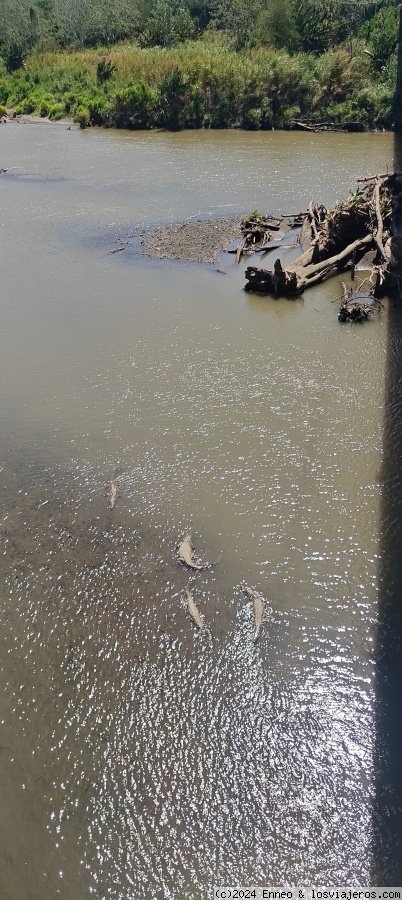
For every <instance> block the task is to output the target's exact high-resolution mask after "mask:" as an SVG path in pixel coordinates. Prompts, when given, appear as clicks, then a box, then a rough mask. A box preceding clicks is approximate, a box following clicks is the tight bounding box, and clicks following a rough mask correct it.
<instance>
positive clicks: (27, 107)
mask: <svg viewBox="0 0 402 900" xmlns="http://www.w3.org/2000/svg"><path fill="white" fill-rule="evenodd" d="M34 109H35V101H34V100H33V99H32V97H27V98H26V99H25V100H21V103H19V104H18V106H16V108H15V112H16V114H17V116H21V115H24V116H29V115H30V114H31V113H33V112H34Z"/></svg>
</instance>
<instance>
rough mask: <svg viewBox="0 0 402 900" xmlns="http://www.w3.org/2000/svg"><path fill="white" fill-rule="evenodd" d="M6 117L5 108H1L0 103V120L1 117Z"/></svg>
mask: <svg viewBox="0 0 402 900" xmlns="http://www.w3.org/2000/svg"><path fill="white" fill-rule="evenodd" d="M6 115H7V110H6V107H5V106H2V105H1V103H0V119H2V118H3V116H6Z"/></svg>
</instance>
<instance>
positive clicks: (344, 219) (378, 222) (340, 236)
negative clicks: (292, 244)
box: [245, 175, 402, 296]
mask: <svg viewBox="0 0 402 900" xmlns="http://www.w3.org/2000/svg"><path fill="white" fill-rule="evenodd" d="M395 201H396V202H397V203H399V204H402V185H401V183H400V182H398V176H397V175H379V176H377V177H376V178H371V177H370V178H369V179H367V180H366V181H365V187H364V188H359V189H358V190H357V192H356V193H355V194H352V195H351V196H350V197H349V198H348V199H347V200H346V201H345V202H343V203H341V204H337V206H335V207H334V209H333V210H328V211H327V210H326V209H325V207H323V206H316V204H315V203H314V202H313V201H312V200H311V201H310V203H309V206H308V210H307V212H306V215H305V218H304V221H303V225H302V232H301V236H300V242H301V245H302V248H303V251H304V252H303V253H302V254H301V255H300V256H298V258H297V259H296V260H294V261H293V262H291V263H290V264H289V265H288V266H287V267H286V268H283V267H282V262H281V260H280V259H277V260H276V261H275V263H274V267H273V269H272V270H268V269H259V268H256V267H254V266H249V267H248V268H247V269H246V271H245V277H246V279H247V284H246V285H245V290H246V291H260V292H263V293H273V294H275V295H276V296H280V295H282V294H284V295H295V294H301V293H303V291H304V290H305V289H306V288H307V287H310V286H311V285H313V284H317V282H320V281H322V280H323V279H324V278H326V277H327V276H328V275H329V274H330V273H331V272H335V271H338V272H339V271H342V270H343V269H345V268H346V267H348V266H350V267H351V268H352V274H353V275H354V269H355V265H356V263H358V262H359V261H360V260H361V258H362V257H363V256H364V255H365V254H366V253H367V251H368V250H373V251H375V258H374V261H373V265H372V279H371V280H372V283H373V285H374V287H373V292H374V294H375V295H379V294H381V293H384V292H385V291H386V290H387V289H388V288H389V287H390V286H391V285H392V284H393V283H395V279H396V278H397V276H395V274H393V273H392V272H391V268H392V263H393V255H392V238H393V234H392V205H393V203H395ZM373 256H374V254H373Z"/></svg>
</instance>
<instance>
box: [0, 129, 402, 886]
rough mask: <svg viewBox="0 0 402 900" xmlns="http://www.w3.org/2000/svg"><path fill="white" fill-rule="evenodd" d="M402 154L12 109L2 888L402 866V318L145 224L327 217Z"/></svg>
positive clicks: (392, 872) (318, 138)
mask: <svg viewBox="0 0 402 900" xmlns="http://www.w3.org/2000/svg"><path fill="white" fill-rule="evenodd" d="M394 154H395V147H394V138H393V136H392V135H389V134H373V135H339V134H327V135H312V136H311V135H308V134H295V133H279V132H278V133H277V132H269V133H259V134H258V133H254V134H253V133H242V132H236V131H233V132H198V133H197V132H191V133H190V132H188V133H181V134H177V135H173V134H167V133H158V134H157V133H146V134H143V133H128V132H120V133H119V132H115V131H96V130H88V131H84V132H82V131H80V130H77V129H75V128H72V129H71V130H67V128H66V126H65V125H60V124H58V125H45V124H43V125H18V124H10V123H9V124H7V125H4V126H0V165H1V166H2V167H3V168H6V169H7V170H8V171H7V172H6V174H5V175H2V176H1V177H0V210H1V220H0V221H1V258H0V272H1V282H0V285H1V287H0V291H1V323H2V324H1V331H0V344H1V353H0V370H1V378H0V395H1V436H0V468H1V470H0V491H1V519H0V546H1V555H0V560H1V564H0V570H1V595H0V629H1V638H2V640H1V657H0V663H1V688H0V805H1V816H0V896H1V897H2V898H4V900H53V898H56V897H61V898H66V900H71V898H74V900H81V898H82V900H84V898H86V897H88V898H90V897H94V898H101V900H109V898H111V900H153V898H157V900H184V898H186V900H207V898H209V897H210V896H211V895H212V894H211V891H212V885H213V884H214V882H215V883H216V884H244V885H250V884H260V885H262V884H265V885H302V884H305V885H308V884H321V885H327V886H328V885H341V884H349V885H355V886H359V885H365V884H383V885H384V884H400V883H401V881H400V880H399V881H397V880H396V879H397V878H398V877H400V875H401V870H400V859H402V853H401V852H400V851H401V843H399V844H398V841H399V842H400V841H401V806H400V785H399V787H398V783H397V780H398V774H397V768H396V769H395V771H394V767H393V754H394V751H395V746H396V744H397V742H398V740H399V738H400V726H398V725H397V731H396V733H395V732H394V725H395V722H396V721H398V716H395V710H396V708H397V707H396V706H395V703H399V704H400V700H399V697H400V687H399V683H398V681H397V679H398V677H399V675H398V663H397V662H395V660H396V658H397V657H396V653H395V654H394V656H393V651H392V647H391V649H390V650H389V648H388V647H387V641H389V638H390V634H391V631H393V630H394V625H395V623H396V625H397V624H398V621H399V620H398V615H399V619H400V613H398V611H397V610H396V611H395V610H394V608H393V598H394V597H395V596H396V595H397V593H398V589H399V588H398V585H399V583H400V581H401V580H402V579H401V573H400V571H399V569H400V565H401V564H400V562H398V561H399V555H400V552H399V538H400V536H401V528H400V518H401V516H400V508H401V503H400V495H401V483H402V479H401V476H400V471H399V459H400V450H401V446H400V444H401V440H400V429H401V403H400V393H401V385H402V377H401V374H400V369H399V357H400V348H401V346H402V337H401V331H402V328H401V326H402V322H401V318H402V315H401V314H400V313H399V311H398V309H394V307H393V306H392V304H389V303H388V301H386V302H385V303H384V308H383V310H382V311H381V312H380V313H378V314H376V316H375V317H374V318H373V320H372V321H371V322H370V323H368V324H366V325H364V326H363V327H360V326H356V325H355V326H352V327H349V326H346V325H340V324H339V323H338V321H337V311H338V305H337V298H339V296H340V294H341V289H340V283H339V281H338V279H337V278H335V279H331V280H329V281H328V282H327V283H326V284H324V285H321V286H317V287H316V288H314V289H313V290H312V291H311V292H309V293H307V294H306V295H304V296H303V297H302V298H300V299H298V300H297V301H296V302H294V301H290V302H289V301H286V300H280V301H275V300H273V299H270V298H264V297H256V296H252V295H250V294H248V295H247V294H245V293H244V292H243V290H242V288H243V284H244V265H246V264H247V262H245V263H244V264H243V263H242V264H241V265H240V266H236V265H235V262H234V257H233V256H232V255H230V254H228V253H222V254H221V255H220V256H219V257H218V259H217V260H216V262H215V263H212V264H209V265H199V264H195V263H189V262H183V261H180V262H175V261H171V260H159V259H154V258H149V257H145V256H143V255H142V254H141V252H140V248H139V237H138V236H139V233H140V232H141V231H143V230H146V229H150V228H153V227H156V226H160V225H166V224H169V223H173V222H176V223H177V222H180V221H183V220H185V219H186V218H188V217H190V216H193V215H196V214H199V215H201V216H205V217H207V216H208V217H211V216H217V217H223V216H232V215H237V214H239V216H240V215H241V214H244V213H245V212H248V211H250V210H252V209H255V208H258V209H260V210H262V211H263V212H269V213H271V214H274V215H277V214H279V213H290V212H298V211H300V210H304V209H305V208H306V206H307V203H308V201H309V200H310V199H311V198H314V199H316V200H317V201H318V202H322V203H324V204H325V205H327V206H329V205H331V204H333V203H334V202H335V201H336V200H337V199H339V198H341V197H344V196H345V195H346V194H347V192H348V190H349V188H354V187H355V179H356V177H357V176H359V175H365V174H369V173H374V172H379V171H380V172H384V171H386V167H387V166H388V167H389V168H390V169H392V168H393V165H394ZM122 246H123V247H124V250H122V251H120V252H118V253H115V254H113V253H110V251H111V250H113V249H116V248H118V247H122ZM294 252H295V251H294V250H292V249H290V250H288V251H286V254H285V258H287V259H289V258H290V256H291V254H292V253H294ZM348 277H349V276H348ZM359 277H361V278H363V277H364V276H363V274H362V273H359ZM114 470H116V476H117V481H118V485H119V489H120V495H119V497H118V499H117V502H116V505H115V508H114V509H113V510H110V509H108V501H107V498H106V497H105V489H106V488H107V484H108V480H109V479H110V478H111V477H112V474H113V472H114ZM190 529H191V533H192V540H193V543H194V545H195V548H196V554H197V556H199V557H200V558H202V559H205V560H209V561H212V562H214V563H216V565H214V566H213V567H212V568H210V569H206V570H204V571H201V572H199V573H197V574H195V575H192V576H191V577H190V578H189V573H188V572H186V571H185V570H184V569H183V568H181V567H180V566H179V565H178V563H177V559H176V549H175V548H176V545H177V542H178V540H179V539H180V538H181V537H183V535H184V534H186V533H187V532H188V531H189V530H190ZM398 567H399V568H398ZM189 581H190V584H191V588H192V591H193V596H194V599H195V601H196V603H197V606H198V609H199V611H200V613H201V615H202V616H203V617H204V621H205V628H204V629H203V630H202V631H199V630H198V629H197V628H196V626H195V625H194V623H193V621H192V620H191V618H190V617H189V616H188V613H187V610H186V603H185V596H186V595H185V588H186V586H187V585H188V583H189ZM244 585H248V586H250V587H253V588H255V589H256V590H257V591H259V592H260V593H261V594H262V595H263V597H264V601H265V618H264V622H263V625H262V629H261V634H260V637H259V640H258V641H257V642H254V640H253V637H254V627H253V612H252V603H251V601H250V600H249V598H248V596H247V594H246V593H245V591H244ZM390 610H391V611H390ZM392 616H394V621H392ZM378 634H380V645H379V641H378ZM388 650H389V652H388ZM384 660H391V669H392V671H391V669H390V671H387V670H386V665H387V664H386V662H384ZM392 660H394V662H395V665H393V663H392ZM399 673H400V669H399ZM395 679H396V680H395ZM390 685H391V691H389V687H390ZM394 688H395V690H394ZM393 704H394V705H393ZM398 727H399V737H398ZM398 791H399V793H398ZM384 823H385V824H384ZM398 867H399V868H398Z"/></svg>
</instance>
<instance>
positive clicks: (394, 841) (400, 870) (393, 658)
mask: <svg viewBox="0 0 402 900" xmlns="http://www.w3.org/2000/svg"><path fill="white" fill-rule="evenodd" d="M394 168H395V171H401V170H402V133H401V132H399V133H396V134H395V154H394ZM396 225H397V227H398V229H399V231H400V232H401V230H402V222H401V221H399V222H397V223H396ZM379 588H380V589H379V625H378V642H377V654H376V655H377V660H376V662H377V685H376V694H377V727H376V747H375V796H374V810H373V812H374V815H373V834H374V864H373V878H372V883H373V884H377V885H382V886H395V885H400V884H402V304H401V301H400V300H399V301H398V302H395V303H393V304H390V315H389V333H388V344H387V359H386V378H385V399H384V438H383V484H382V508H381V546H380V572H379Z"/></svg>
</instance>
